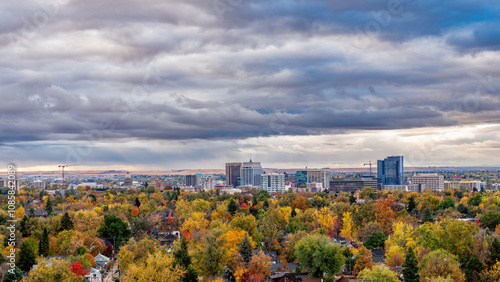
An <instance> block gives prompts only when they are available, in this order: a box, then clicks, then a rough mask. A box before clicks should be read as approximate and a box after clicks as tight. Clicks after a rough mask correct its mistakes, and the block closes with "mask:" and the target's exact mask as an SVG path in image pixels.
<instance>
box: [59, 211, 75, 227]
mask: <svg viewBox="0 0 500 282" xmlns="http://www.w3.org/2000/svg"><path fill="white" fill-rule="evenodd" d="M73 225H74V224H73V221H72V220H71V218H70V217H69V214H68V213H65V214H64V215H63V217H62V218H61V230H71V229H73Z"/></svg>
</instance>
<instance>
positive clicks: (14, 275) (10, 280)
mask: <svg viewBox="0 0 500 282" xmlns="http://www.w3.org/2000/svg"><path fill="white" fill-rule="evenodd" d="M21 279H23V271H22V270H21V269H19V268H17V267H16V268H14V270H13V271H7V274H5V276H4V277H3V280H2V281H3V282H14V281H21Z"/></svg>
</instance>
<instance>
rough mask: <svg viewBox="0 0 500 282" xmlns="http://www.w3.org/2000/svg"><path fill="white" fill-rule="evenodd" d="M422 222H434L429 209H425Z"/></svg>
mask: <svg viewBox="0 0 500 282" xmlns="http://www.w3.org/2000/svg"><path fill="white" fill-rule="evenodd" d="M422 222H423V223H426V222H434V212H432V210H431V209H429V208H427V209H425V211H424V217H423V218H422Z"/></svg>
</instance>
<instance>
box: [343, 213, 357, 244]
mask: <svg viewBox="0 0 500 282" xmlns="http://www.w3.org/2000/svg"><path fill="white" fill-rule="evenodd" d="M340 235H341V236H342V237H344V238H345V239H346V240H347V241H352V240H353V239H354V238H353V235H354V226H353V222H352V217H351V213H350V212H345V213H344V214H343V217H342V229H341V230H340Z"/></svg>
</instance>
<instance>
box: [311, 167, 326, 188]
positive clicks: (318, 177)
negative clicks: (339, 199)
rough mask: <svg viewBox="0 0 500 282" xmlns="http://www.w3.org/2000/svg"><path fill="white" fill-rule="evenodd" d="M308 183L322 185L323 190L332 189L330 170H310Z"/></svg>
mask: <svg viewBox="0 0 500 282" xmlns="http://www.w3.org/2000/svg"><path fill="white" fill-rule="evenodd" d="M307 183H321V184H323V187H322V188H321V189H330V169H329V168H324V169H308V170H307Z"/></svg>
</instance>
